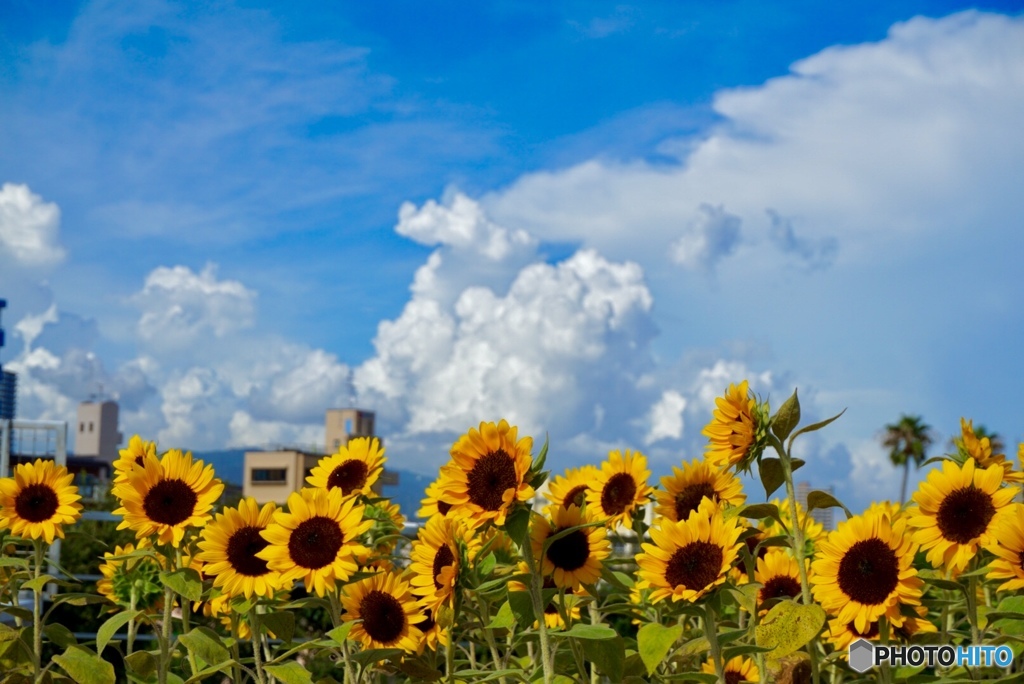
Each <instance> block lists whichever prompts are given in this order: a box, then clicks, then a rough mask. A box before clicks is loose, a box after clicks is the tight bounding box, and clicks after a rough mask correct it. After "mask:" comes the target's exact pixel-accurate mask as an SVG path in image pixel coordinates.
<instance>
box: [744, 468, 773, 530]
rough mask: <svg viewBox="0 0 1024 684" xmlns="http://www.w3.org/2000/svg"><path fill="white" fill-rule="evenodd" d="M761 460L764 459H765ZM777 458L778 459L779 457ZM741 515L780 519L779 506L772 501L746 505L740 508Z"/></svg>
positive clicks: (760, 518) (759, 518)
mask: <svg viewBox="0 0 1024 684" xmlns="http://www.w3.org/2000/svg"><path fill="white" fill-rule="evenodd" d="M761 460H762V461H763V460H765V459H761ZM775 460H776V461H777V460H779V459H775ZM740 515H742V516H743V517H744V518H756V519H758V520H762V519H764V518H773V519H775V520H778V519H779V507H778V506H776V505H775V504H770V503H760V504H752V505H750V506H744V507H743V508H742V509H741V510H740Z"/></svg>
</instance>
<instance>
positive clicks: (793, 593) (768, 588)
mask: <svg viewBox="0 0 1024 684" xmlns="http://www.w3.org/2000/svg"><path fill="white" fill-rule="evenodd" d="M800 591H801V590H800V580H798V579H796V578H795V577H790V576H789V575H776V576H775V577H771V578H769V579H768V581H766V582H765V583H764V586H763V587H761V591H760V592H759V594H760V599H761V603H764V602H765V601H768V600H770V599H776V598H795V597H797V596H799V595H800Z"/></svg>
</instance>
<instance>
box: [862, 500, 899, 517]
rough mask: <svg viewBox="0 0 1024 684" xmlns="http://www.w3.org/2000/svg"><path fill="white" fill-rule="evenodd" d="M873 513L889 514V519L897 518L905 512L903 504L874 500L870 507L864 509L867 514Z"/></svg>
mask: <svg viewBox="0 0 1024 684" xmlns="http://www.w3.org/2000/svg"><path fill="white" fill-rule="evenodd" d="M872 513H879V514H882V513H884V514H885V515H888V516H889V520H895V519H896V518H898V517H900V516H901V515H903V514H904V513H905V511H904V510H903V506H901V505H899V504H898V503H894V502H892V501H872V502H871V505H870V506H868V509H867V510H866V511H864V514H865V515H871V514H872Z"/></svg>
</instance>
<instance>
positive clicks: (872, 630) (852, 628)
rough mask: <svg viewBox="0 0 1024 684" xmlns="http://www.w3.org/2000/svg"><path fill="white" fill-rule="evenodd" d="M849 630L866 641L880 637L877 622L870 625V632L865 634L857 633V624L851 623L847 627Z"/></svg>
mask: <svg viewBox="0 0 1024 684" xmlns="http://www.w3.org/2000/svg"><path fill="white" fill-rule="evenodd" d="M847 628H848V629H849V630H850V631H851V632H853V633H854V634H856V635H857V636H859V637H864V638H865V639H874V638H875V637H877V636H878V621H877V620H876V621H875V622H872V623H871V624H870V625H868V631H866V632H863V633H862V632H858V631H857V625H856V624H855V623H853V622H851V623H850V624H849V625H847Z"/></svg>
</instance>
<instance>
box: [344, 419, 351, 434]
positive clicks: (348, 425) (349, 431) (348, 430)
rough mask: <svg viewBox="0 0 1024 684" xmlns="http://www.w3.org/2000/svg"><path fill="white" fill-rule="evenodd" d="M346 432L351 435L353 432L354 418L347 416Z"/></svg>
mask: <svg viewBox="0 0 1024 684" xmlns="http://www.w3.org/2000/svg"><path fill="white" fill-rule="evenodd" d="M345 432H347V433H348V434H350V435H351V434H352V419H351V418H346V419H345Z"/></svg>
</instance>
